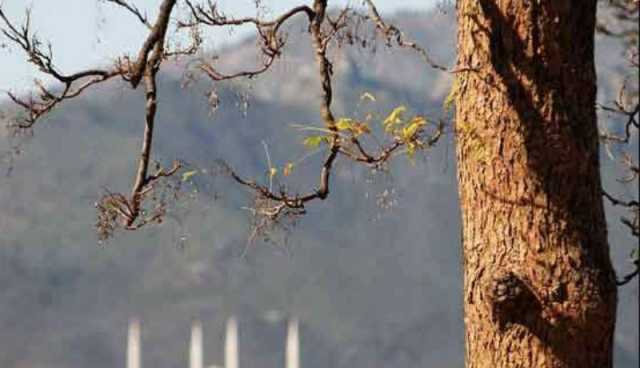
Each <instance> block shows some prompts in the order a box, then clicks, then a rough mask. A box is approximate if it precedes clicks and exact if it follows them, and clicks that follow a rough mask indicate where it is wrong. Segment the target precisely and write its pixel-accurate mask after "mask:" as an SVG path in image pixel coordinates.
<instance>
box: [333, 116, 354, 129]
mask: <svg viewBox="0 0 640 368" xmlns="http://www.w3.org/2000/svg"><path fill="white" fill-rule="evenodd" d="M352 126H353V119H349V118H340V119H338V122H337V123H336V129H338V130H351V128H352Z"/></svg>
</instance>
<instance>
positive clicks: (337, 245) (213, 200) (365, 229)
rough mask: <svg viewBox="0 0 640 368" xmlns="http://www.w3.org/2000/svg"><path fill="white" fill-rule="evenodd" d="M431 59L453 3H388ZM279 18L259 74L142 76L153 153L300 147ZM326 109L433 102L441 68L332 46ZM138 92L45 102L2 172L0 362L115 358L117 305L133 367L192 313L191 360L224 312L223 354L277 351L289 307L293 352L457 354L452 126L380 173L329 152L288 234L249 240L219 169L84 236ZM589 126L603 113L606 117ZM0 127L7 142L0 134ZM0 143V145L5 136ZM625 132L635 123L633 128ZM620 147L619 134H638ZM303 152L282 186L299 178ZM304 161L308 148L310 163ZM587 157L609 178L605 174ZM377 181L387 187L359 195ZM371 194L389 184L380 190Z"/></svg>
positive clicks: (238, 158)
mask: <svg viewBox="0 0 640 368" xmlns="http://www.w3.org/2000/svg"><path fill="white" fill-rule="evenodd" d="M396 20H397V23H398V24H399V26H400V27H401V28H403V29H404V30H406V31H407V33H408V34H410V35H411V36H412V37H414V38H415V39H416V40H417V41H419V42H420V43H421V44H422V45H426V46H427V48H428V49H429V50H430V51H431V53H432V55H433V57H434V58H435V59H436V60H440V61H441V62H442V63H445V64H448V65H451V64H452V61H453V51H454V40H455V29H454V14H453V13H442V12H439V11H434V12H432V13H428V14H420V13H403V14H397V15H396ZM298 28H299V29H297V28H296V26H293V27H292V29H291V30H290V32H291V34H290V38H291V39H290V41H291V42H290V44H289V46H288V49H287V52H286V56H285V58H284V60H283V61H282V62H280V63H279V64H278V65H277V66H276V67H275V68H274V69H273V71H272V72H270V73H269V74H268V75H266V76H265V77H264V78H261V79H258V80H256V81H252V82H251V83H250V84H246V83H232V84H226V85H221V86H218V87H217V91H218V92H217V93H218V94H219V97H220V99H221V106H220V107H219V108H218V109H217V110H216V111H215V112H213V113H212V112H211V109H210V107H209V106H208V105H207V94H208V93H209V91H210V90H211V88H212V86H211V85H210V84H209V83H207V82H206V81H203V82H198V83H195V84H192V85H190V86H189V87H187V88H183V79H184V78H183V75H182V72H181V68H179V67H175V68H171V69H170V70H169V71H167V72H166V73H165V74H163V77H162V80H161V81H160V85H159V88H160V104H159V115H158V116H159V121H158V122H157V127H158V133H157V145H156V146H155V153H154V154H155V155H156V157H157V158H158V159H160V160H163V161H164V162H170V161H171V160H172V159H174V158H179V159H183V160H185V161H187V162H189V163H191V164H193V165H194V166H197V167H199V168H205V169H206V168H209V167H211V166H213V162H214V160H216V159H223V160H226V161H228V162H229V163H230V164H232V165H233V166H234V167H236V168H237V169H238V171H240V172H241V173H243V174H244V175H246V176H254V177H260V176H261V175H262V174H263V173H264V172H265V171H266V162H265V160H266V159H265V153H264V149H263V144H262V141H263V140H264V141H265V142H266V143H267V145H268V147H269V150H270V154H271V156H272V158H273V159H274V161H275V162H276V163H279V164H283V163H284V162H286V161H289V160H291V159H292V157H293V158H296V157H299V156H301V155H303V154H304V152H305V150H304V148H303V147H302V146H301V144H300V141H301V136H300V135H299V134H298V132H296V130H295V129H291V128H290V127H289V124H292V123H305V124H313V123H316V124H317V123H318V118H317V115H316V97H317V92H316V91H317V88H316V84H317V83H318V81H317V80H316V77H315V74H314V64H313V60H312V55H311V53H310V52H309V50H308V49H306V48H305V47H304V46H303V43H301V42H300V41H299V40H297V38H298V37H307V36H306V35H301V32H300V31H301V29H302V27H298ZM598 42H599V43H598V50H597V51H598V60H599V75H600V79H601V84H600V86H601V88H600V96H601V98H602V99H605V98H606V96H612V93H613V92H612V91H613V90H614V89H615V88H616V83H617V81H618V80H619V77H618V75H619V72H620V68H621V66H620V65H619V64H617V63H616V61H617V60H618V58H617V57H614V55H619V53H620V50H619V48H618V47H617V45H616V44H615V43H614V42H613V41H611V40H608V39H600V38H599V39H598ZM254 51H255V40H252V39H247V40H245V41H243V42H241V43H239V44H238V45H236V46H234V47H230V48H228V49H226V50H223V51H221V52H220V55H221V61H220V62H221V63H222V64H221V67H227V68H234V67H241V66H244V65H251V63H253V62H255V60H256V55H255V52H254ZM335 52H336V53H337V54H339V55H340V58H339V61H338V62H337V63H336V66H335V68H336V75H335V80H336V97H335V100H336V111H337V113H338V114H339V115H352V114H357V113H359V112H360V111H361V109H362V108H363V107H361V106H358V98H359V96H360V95H361V93H362V92H364V91H369V92H370V93H373V94H374V95H375V96H376V97H377V98H378V101H379V102H378V103H377V105H376V108H378V109H380V110H385V109H390V108H393V107H394V106H396V105H398V104H400V103H405V104H407V105H408V106H410V108H411V109H412V110H413V111H414V112H417V113H423V114H426V115H428V116H434V117H437V116H439V114H441V113H442V111H441V110H442V101H443V99H444V96H446V94H447V93H448V91H449V85H450V82H451V80H450V77H449V76H447V75H444V74H442V73H437V72H435V71H433V70H431V69H429V68H427V67H426V66H424V64H422V63H421V62H420V60H419V59H418V58H417V57H416V56H415V55H412V54H410V53H406V52H404V51H400V50H388V49H386V48H385V47H384V46H383V45H379V46H378V48H377V50H376V51H375V53H368V52H367V51H362V50H354V49H339V50H335ZM141 101H142V95H141V92H140V91H135V92H131V91H129V90H128V89H127V88H126V86H124V85H121V84H119V83H113V84H111V85H109V87H108V88H107V89H101V90H100V91H95V92H92V93H90V94H89V95H87V96H86V97H85V98H83V99H81V100H78V101H73V102H71V103H69V104H67V105H65V106H64V107H63V108H61V109H59V110H57V111H55V112H54V113H53V114H51V116H50V117H49V118H48V119H47V120H46V121H44V122H43V123H42V124H41V125H40V126H39V127H38V128H37V129H36V132H35V136H34V137H33V138H31V139H30V140H29V142H27V144H26V145H25V146H24V149H25V152H24V154H23V155H22V156H21V157H20V158H19V159H18V160H17V161H16V162H15V167H14V169H13V170H12V172H11V175H10V176H7V177H2V178H0V367H6V368H24V367H30V368H31V367H34V368H39V367H47V368H50V367H68V368H84V367H95V368H107V367H109V368H112V367H118V366H123V364H124V361H125V360H124V355H125V333H126V323H127V319H128V318H129V317H130V316H132V315H137V316H140V318H141V319H142V320H143V344H144V346H143V360H144V366H146V367H158V368H162V367H184V366H186V360H187V338H188V333H189V327H190V323H191V320H192V319H193V318H199V319H201V320H202V321H203V323H204V334H205V339H204V342H205V349H206V350H205V360H206V362H207V363H208V364H213V363H219V362H221V361H222V346H223V345H222V331H223V323H224V320H225V319H226V318H227V317H228V316H229V315H232V314H234V315H237V316H238V318H239V322H240V349H241V355H242V356H241V362H240V364H241V367H243V368H245V367H246V368H270V367H282V366H283V361H284V356H283V348H284V347H283V337H284V332H285V331H284V330H285V323H284V318H286V316H288V315H297V316H299V317H300V319H301V321H302V330H301V338H302V366H303V367H305V368H327V367H332V368H347V367H348V368H375V367H380V368H382V367H387V368H390V367H392V368H415V367H462V366H463V321H462V308H461V287H462V282H461V266H460V259H461V257H460V240H459V214H458V209H457V206H458V204H457V193H456V181H455V163H454V161H453V156H452V154H453V143H452V141H451V137H450V136H447V138H446V139H445V140H443V141H441V142H440V144H439V145H438V146H437V148H436V149H435V150H433V151H430V152H428V153H427V155H426V156H425V157H423V158H420V159H419V160H417V162H416V164H415V165H412V164H410V163H409V162H408V161H407V160H406V159H405V158H402V157H400V158H398V160H397V161H396V162H395V164H394V165H393V167H392V169H391V172H390V173H388V174H381V173H371V172H369V171H366V170H362V169H359V168H357V167H355V166H352V165H351V164H348V163H344V162H343V163H342V164H341V165H339V166H338V168H337V169H338V171H337V175H336V176H335V180H334V185H335V189H334V190H333V192H332V196H331V197H330V199H329V200H328V201H326V203H321V204H316V205H313V206H311V207H310V208H309V212H310V213H309V214H308V215H307V216H306V217H304V218H303V219H302V221H301V222H300V223H299V224H298V226H297V227H296V228H295V229H294V230H293V232H292V233H291V234H290V237H289V238H288V241H287V242H286V243H285V242H284V241H278V242H277V244H275V245H274V244H264V243H261V242H258V243H256V244H254V245H250V246H249V247H248V246H247V237H248V228H249V220H248V218H247V212H246V211H244V210H242V207H243V206H246V205H247V204H248V203H249V201H250V197H249V195H248V193H246V192H244V191H242V190H240V189H239V188H237V187H236V186H234V185H233V184H232V183H231V182H229V181H226V180H224V178H217V177H206V175H200V176H198V177H196V178H195V181H196V183H197V185H198V192H197V193H194V194H193V195H195V196H197V198H196V200H194V201H192V202H190V203H187V204H185V205H184V206H180V207H179V208H175V212H174V213H173V214H172V215H171V216H170V218H169V219H168V221H166V222H165V223H164V224H163V225H161V226H154V227H152V228H149V229H146V230H143V231H139V232H135V233H126V234H120V235H119V236H117V237H116V238H115V239H113V240H112V241H110V242H108V243H107V244H105V245H102V246H99V245H98V244H97V239H96V236H95V233H94V231H93V228H92V224H93V222H94V217H95V212H94V211H95V210H94V208H93V203H94V202H95V201H96V200H97V199H98V198H99V196H100V194H101V193H103V191H104V188H105V187H106V188H109V190H112V191H127V190H128V188H129V184H130V183H129V181H130V179H131V175H132V173H133V172H134V165H135V162H134V160H135V154H136V153H137V152H138V143H139V139H140V138H139V137H140V135H141V132H142V128H143V127H142V124H141V121H140V116H141V113H142V104H141ZM605 119H606V117H603V120H602V122H603V124H611V126H612V127H613V126H614V124H615V122H611V121H608V120H605ZM2 144H5V145H4V146H2ZM2 144H0V148H2V149H6V147H7V146H6V143H2ZM635 144H636V145H637V141H636V142H635ZM636 152H637V151H636ZM317 159H318V158H317V157H315V158H312V159H310V160H308V161H305V162H306V164H305V165H304V166H303V167H301V168H300V169H299V170H297V171H296V175H295V176H294V177H293V178H292V179H291V180H292V181H293V183H294V185H303V184H304V183H312V182H314V180H315V176H312V175H313V173H314V163H317ZM314 160H316V161H314ZM604 162H605V169H604V171H605V180H606V182H607V183H608V184H610V185H617V186H616V188H615V189H616V190H617V191H618V192H620V191H627V192H629V193H631V192H632V191H633V190H635V189H634V188H625V187H623V186H621V185H619V184H615V178H616V175H617V172H616V170H615V167H614V165H613V164H612V163H611V161H610V160H608V159H604ZM385 191H386V193H387V194H388V195H390V196H391V197H389V198H387V199H391V200H392V201H391V202H392V205H391V206H390V208H386V207H387V206H380V205H379V204H378V203H377V201H378V199H379V198H381V196H385V194H384V193H385ZM387 197H388V196H387ZM619 216H620V213H617V212H614V211H613V210H612V209H610V211H609V218H610V224H611V226H610V234H611V243H612V251H613V253H614V259H615V262H616V265H617V267H618V269H620V270H628V269H629V265H628V264H627V255H628V253H629V251H630V249H631V244H632V241H633V240H632V239H630V238H629V237H628V236H627V234H626V230H625V229H623V228H622V226H620V225H619V224H618V218H619ZM637 300H638V285H637V283H633V285H629V286H626V287H624V288H623V289H621V295H620V308H619V327H618V331H617V336H616V347H617V348H616V359H617V366H618V367H620V368H631V367H636V366H637V365H638V350H637V346H638V342H639V340H638V303H637Z"/></svg>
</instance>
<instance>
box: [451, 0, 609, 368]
mask: <svg viewBox="0 0 640 368" xmlns="http://www.w3.org/2000/svg"><path fill="white" fill-rule="evenodd" d="M596 2H597V1H596V0H538V1H531V0H526V1H522V0H458V2H457V7H458V9H457V11H458V53H459V56H458V57H459V59H458V66H465V67H469V68H471V69H472V71H469V72H461V73H458V77H457V80H456V84H455V89H454V93H455V96H456V137H457V158H458V179H459V183H460V185H459V188H460V189H459V190H460V201H461V205H462V220H463V234H462V237H463V244H464V246H463V252H464V293H465V294H464V306H465V325H466V335H465V337H466V349H467V356H466V366H467V368H480V367H482V368H502V367H527V368H530V367H538V368H546V367H554V368H555V367H563V368H564V367H572V368H578V367H579V368H606V367H612V364H613V363H612V360H613V359H612V344H613V332H614V325H615V312H616V300H617V294H616V285H615V274H614V271H613V269H612V266H611V261H610V258H609V247H608V244H607V230H606V223H605V217H604V210H603V203H602V196H601V182H600V171H599V169H600V165H599V157H598V150H599V148H598V130H597V124H596V114H595V98H596V73H595V66H594V27H595V16H596Z"/></svg>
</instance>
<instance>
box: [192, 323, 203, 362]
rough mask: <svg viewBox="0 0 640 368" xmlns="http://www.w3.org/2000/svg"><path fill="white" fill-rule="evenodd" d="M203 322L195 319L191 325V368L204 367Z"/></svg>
mask: <svg viewBox="0 0 640 368" xmlns="http://www.w3.org/2000/svg"><path fill="white" fill-rule="evenodd" d="M202 360H203V354H202V323H200V321H194V322H193V324H192V325H191V342H190V343H189V368H202Z"/></svg>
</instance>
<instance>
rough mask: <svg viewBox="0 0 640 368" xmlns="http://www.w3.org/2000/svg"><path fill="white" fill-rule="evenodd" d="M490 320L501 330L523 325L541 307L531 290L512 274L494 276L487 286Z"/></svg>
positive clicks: (535, 314)
mask: <svg viewBox="0 0 640 368" xmlns="http://www.w3.org/2000/svg"><path fill="white" fill-rule="evenodd" d="M487 294H488V300H489V305H490V308H491V318H492V320H493V322H494V323H496V324H497V325H498V328H499V329H500V330H503V329H504V328H505V327H506V326H507V325H509V324H514V323H515V324H525V321H526V319H527V317H528V316H537V315H538V314H539V313H540V310H541V307H540V302H539V301H538V298H537V297H536V295H535V294H534V292H533V291H532V290H531V288H530V287H529V286H528V285H527V284H526V283H525V282H524V281H523V280H522V279H520V278H519V277H518V276H517V275H515V274H514V273H513V272H507V273H503V274H499V275H496V276H495V277H493V279H492V280H491V281H490V284H489V285H488V290H487Z"/></svg>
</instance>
